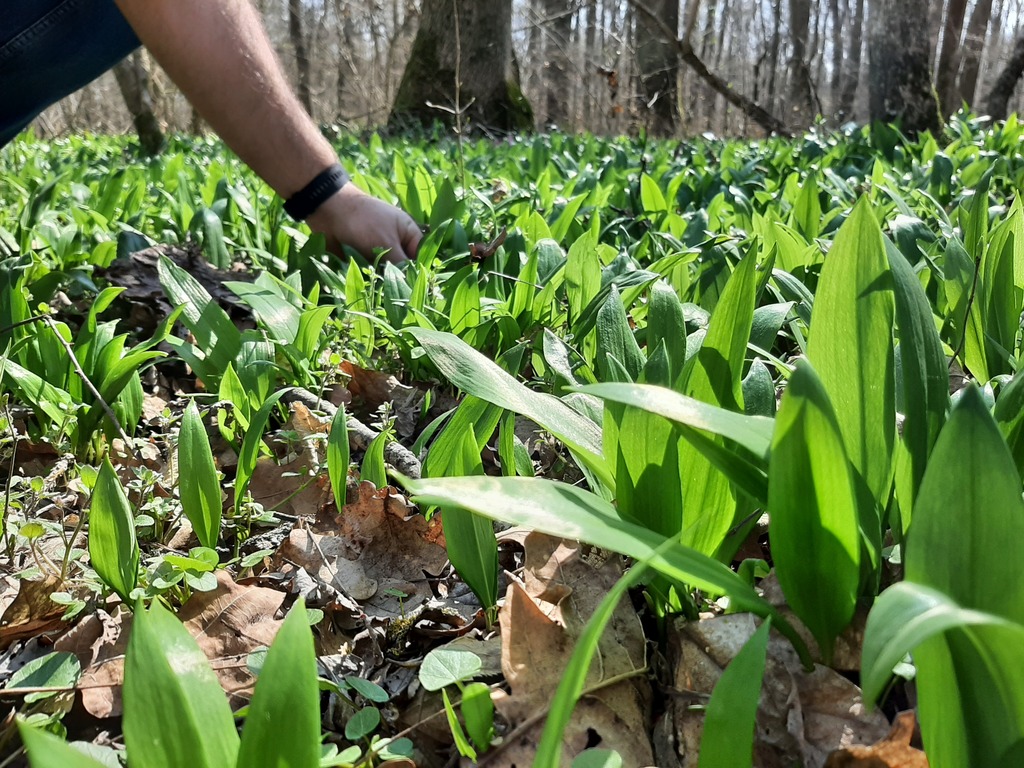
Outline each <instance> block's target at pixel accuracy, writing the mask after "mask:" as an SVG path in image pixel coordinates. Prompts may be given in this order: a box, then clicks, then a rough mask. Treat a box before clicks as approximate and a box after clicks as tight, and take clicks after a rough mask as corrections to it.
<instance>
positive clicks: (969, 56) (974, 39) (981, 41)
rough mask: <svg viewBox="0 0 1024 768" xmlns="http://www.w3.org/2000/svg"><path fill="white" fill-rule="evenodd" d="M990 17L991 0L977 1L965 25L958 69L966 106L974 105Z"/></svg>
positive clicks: (961, 93) (961, 92) (961, 91)
mask: <svg viewBox="0 0 1024 768" xmlns="http://www.w3.org/2000/svg"><path fill="white" fill-rule="evenodd" d="M991 16H992V0H978V3H977V5H975V6H974V11H973V12H972V13H971V20H970V21H969V22H968V23H967V37H966V38H964V50H963V54H962V57H963V65H962V67H961V69H960V95H961V96H962V97H963V98H964V99H965V100H966V101H967V103H968V104H970V105H972V106H973V105H974V100H975V95H976V92H977V90H978V73H979V72H980V71H981V54H982V53H983V52H984V50H985V33H986V32H987V31H988V22H989V19H990V18H991Z"/></svg>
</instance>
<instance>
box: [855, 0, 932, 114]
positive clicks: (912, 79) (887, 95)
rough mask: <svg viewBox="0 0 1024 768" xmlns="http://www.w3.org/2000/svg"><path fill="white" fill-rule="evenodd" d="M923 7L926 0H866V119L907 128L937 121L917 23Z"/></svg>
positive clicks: (922, 37)
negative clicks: (868, 95)
mask: <svg viewBox="0 0 1024 768" xmlns="http://www.w3.org/2000/svg"><path fill="white" fill-rule="evenodd" d="M927 12H928V4H927V1H926V0H871V17H870V19H869V20H868V54H869V63H870V75H871V100H870V101H871V119H872V120H880V121H883V122H895V121H898V122H899V123H900V124H901V126H902V128H903V130H904V131H906V132H907V133H911V134H913V133H917V132H919V131H925V130H934V129H937V128H938V126H939V118H938V110H937V108H936V104H935V99H934V98H933V96H932V83H931V76H930V75H931V72H930V69H929V66H928V58H929V53H930V50H931V49H930V40H929V39H928V37H927V36H926V35H925V34H923V33H922V29H921V19H923V18H926V15H927Z"/></svg>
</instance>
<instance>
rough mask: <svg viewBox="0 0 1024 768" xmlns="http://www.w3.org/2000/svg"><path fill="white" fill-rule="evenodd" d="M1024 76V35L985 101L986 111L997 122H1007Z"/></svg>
mask: <svg viewBox="0 0 1024 768" xmlns="http://www.w3.org/2000/svg"><path fill="white" fill-rule="evenodd" d="M1021 75H1024V34H1022V35H1021V36H1020V37H1018V38H1017V41H1016V42H1015V43H1014V44H1013V52H1012V53H1011V54H1010V58H1009V60H1008V61H1007V62H1006V66H1004V67H1003V70H1002V72H1000V73H999V76H998V77H997V78H996V81H995V83H994V84H993V85H992V90H991V91H989V93H988V99H986V101H985V108H986V111H987V112H988V113H989V115H991V116H992V117H993V118H995V119H996V120H1005V119H1006V113H1007V110H1008V109H1009V104H1010V97H1011V96H1013V91H1014V89H1015V88H1016V87H1017V81H1018V80H1020V78H1021Z"/></svg>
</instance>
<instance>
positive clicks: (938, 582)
mask: <svg viewBox="0 0 1024 768" xmlns="http://www.w3.org/2000/svg"><path fill="white" fill-rule="evenodd" d="M1015 541H1024V501H1022V499H1021V481H1020V475H1018V474H1017V468H1016V466H1015V464H1014V462H1013V457H1012V456H1011V455H1010V452H1009V449H1008V448H1007V447H1006V443H1005V441H1004V440H1003V437H1002V434H1001V433H1000V432H999V427H998V426H997V425H996V423H995V420H994V419H993V418H992V415H991V414H990V413H989V410H988V408H987V407H986V405H985V402H984V400H983V399H982V396H981V393H980V392H979V390H978V389H977V387H975V386H973V385H971V386H969V387H968V388H967V389H966V390H965V391H964V392H963V394H962V396H961V397H960V399H959V401H958V402H957V405H956V407H955V408H954V409H953V411H952V413H951V414H950V417H949V421H947V422H946V426H945V427H944V428H943V430H942V432H941V433H940V435H939V439H938V442H937V443H936V444H935V448H934V450H933V451H932V456H931V459H930V460H929V462H928V469H927V471H926V472H925V476H924V480H923V482H922V483H921V490H920V493H919V495H918V498H917V504H916V505H915V507H914V518H913V521H912V522H911V525H910V530H909V531H908V533H907V543H906V552H905V555H904V564H905V569H906V578H907V580H908V581H914V582H917V583H919V584H923V585H925V586H928V587H932V588H934V589H937V590H939V591H940V592H943V593H944V594H946V595H948V596H949V597H951V598H952V599H953V600H954V601H955V602H956V603H957V604H958V605H961V606H963V607H965V608H971V609H974V610H979V611H987V612H990V613H993V614H995V615H997V616H1003V617H1005V618H1007V619H1009V620H1011V621H1014V622H1016V623H1018V624H1024V579H1021V578H1020V563H1019V562H1018V561H1017V560H1016V559H1015V558H1012V557H1004V556H1001V555H999V553H1004V552H1005V551H1006V546H1007V542H1015Z"/></svg>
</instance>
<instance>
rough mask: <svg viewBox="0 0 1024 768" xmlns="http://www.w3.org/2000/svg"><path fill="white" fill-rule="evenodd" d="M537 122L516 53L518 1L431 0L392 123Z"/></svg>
mask: <svg viewBox="0 0 1024 768" xmlns="http://www.w3.org/2000/svg"><path fill="white" fill-rule="evenodd" d="M458 116H461V117H462V119H463V120H466V119H468V120H471V121H472V122H475V123H478V124H481V125H484V126H489V127H491V128H496V129H498V130H523V129H528V128H531V127H533V110H532V109H531V108H530V103H529V102H528V101H527V100H526V98H525V97H524V96H523V93H522V91H521V90H520V88H519V81H518V77H517V75H516V72H515V66H514V62H513V56H512V0H492V1H491V2H488V3H481V2H478V0H423V7H422V10H421V11H420V27H419V31H418V32H417V33H416V39H415V41H414V42H413V46H412V53H411V54H410V56H409V61H408V63H407V64H406V67H405V73H404V74H403V76H402V83H401V85H399V87H398V94H397V96H396V97H395V104H394V106H393V107H392V110H391V118H390V120H389V123H390V124H392V125H400V124H402V123H405V122H409V121H412V122H419V123H432V122H434V121H441V122H445V123H449V124H455V123H457V122H460V121H459V120H457V117H458Z"/></svg>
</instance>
